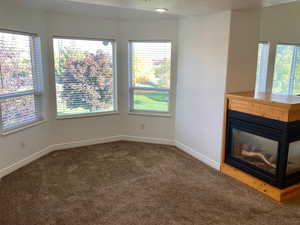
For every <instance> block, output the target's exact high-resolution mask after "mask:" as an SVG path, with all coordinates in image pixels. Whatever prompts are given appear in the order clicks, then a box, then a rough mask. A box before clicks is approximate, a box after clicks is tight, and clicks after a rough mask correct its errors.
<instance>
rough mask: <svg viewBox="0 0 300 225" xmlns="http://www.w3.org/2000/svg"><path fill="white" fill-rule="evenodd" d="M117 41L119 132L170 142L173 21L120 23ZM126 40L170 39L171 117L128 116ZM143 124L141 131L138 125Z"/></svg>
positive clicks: (173, 68) (173, 74)
mask: <svg viewBox="0 0 300 225" xmlns="http://www.w3.org/2000/svg"><path fill="white" fill-rule="evenodd" d="M120 31H121V32H120V36H121V37H122V39H121V52H122V53H121V54H122V55H121V57H120V58H121V59H120V64H121V73H120V75H121V76H120V79H121V83H122V88H121V89H120V91H121V95H120V96H121V99H120V106H121V109H122V111H121V116H122V130H121V133H122V134H124V135H129V136H139V137H150V138H159V139H165V140H170V141H172V140H173V139H174V116H175V98H176V69H177V66H176V61H177V49H176V45H177V21H176V20H160V21H156V20H153V21H145V20H144V21H143V20H142V21H132V20H129V21H123V22H121V24H120ZM129 40H141V41H142V40H170V41H172V69H171V73H172V74H171V76H172V83H171V89H172V91H171V97H170V99H171V103H170V104H171V105H170V106H171V115H170V117H157V116H141V115H128V110H129V109H128V82H127V80H128V76H127V75H128V74H127V71H128V62H127V56H128V41H129ZM142 124H144V127H145V128H144V129H141V125H142Z"/></svg>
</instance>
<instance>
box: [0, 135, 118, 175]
mask: <svg viewBox="0 0 300 225" xmlns="http://www.w3.org/2000/svg"><path fill="white" fill-rule="evenodd" d="M113 141H120V136H112V137H106V138H97V139H88V140H83V141H74V142H67V143H61V144H54V145H49V146H48V147H46V148H44V149H42V150H41V151H39V152H36V153H33V154H32V155H30V156H28V157H26V158H24V159H21V160H20V161H18V162H15V163H13V164H12V165H10V166H8V167H5V168H3V169H0V179H1V178H2V177H4V176H6V175H8V174H10V173H12V172H14V171H16V170H17V169H19V168H21V167H23V166H26V165H27V164H29V163H31V162H33V161H35V160H37V159H39V158H41V157H43V156H45V155H47V154H49V153H51V152H53V151H57V150H64V149H68V148H76V147H82V146H87V145H94V144H102V143H108V142H113Z"/></svg>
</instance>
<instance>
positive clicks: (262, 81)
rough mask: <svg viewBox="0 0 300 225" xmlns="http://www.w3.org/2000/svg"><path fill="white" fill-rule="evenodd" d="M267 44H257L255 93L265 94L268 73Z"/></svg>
mask: <svg viewBox="0 0 300 225" xmlns="http://www.w3.org/2000/svg"><path fill="white" fill-rule="evenodd" d="M268 56H269V44H267V43H259V44H258V57H257V71H256V86H255V90H256V91H257V92H265V91H266V87H267V71H268Z"/></svg>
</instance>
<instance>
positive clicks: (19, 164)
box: [0, 146, 52, 179]
mask: <svg viewBox="0 0 300 225" xmlns="http://www.w3.org/2000/svg"><path fill="white" fill-rule="evenodd" d="M50 152H52V149H51V146H48V147H46V148H44V149H42V150H41V151H39V152H35V153H33V154H32V155H30V156H28V157H26V158H24V159H21V160H20V161H18V162H15V163H13V164H12V165H10V166H8V167H6V168H3V169H1V170H0V179H1V178H2V177H4V176H6V175H8V174H10V173H12V172H14V171H16V170H17V169H19V168H21V167H23V166H26V165H27V164H29V163H31V162H33V161H35V160H37V159H39V158H41V157H42V156H44V155H47V154H48V153H50Z"/></svg>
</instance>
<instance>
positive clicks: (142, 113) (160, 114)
mask: <svg viewBox="0 0 300 225" xmlns="http://www.w3.org/2000/svg"><path fill="white" fill-rule="evenodd" d="M128 115H130V116H149V117H168V118H170V117H172V115H171V113H155V112H153V111H152V112H148V113H147V112H145V111H129V112H128Z"/></svg>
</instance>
